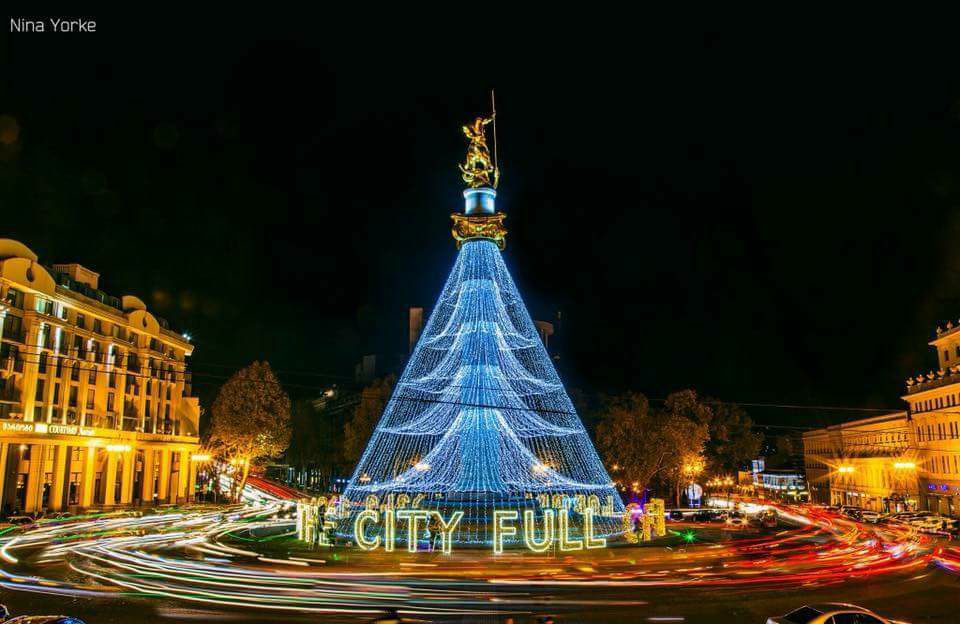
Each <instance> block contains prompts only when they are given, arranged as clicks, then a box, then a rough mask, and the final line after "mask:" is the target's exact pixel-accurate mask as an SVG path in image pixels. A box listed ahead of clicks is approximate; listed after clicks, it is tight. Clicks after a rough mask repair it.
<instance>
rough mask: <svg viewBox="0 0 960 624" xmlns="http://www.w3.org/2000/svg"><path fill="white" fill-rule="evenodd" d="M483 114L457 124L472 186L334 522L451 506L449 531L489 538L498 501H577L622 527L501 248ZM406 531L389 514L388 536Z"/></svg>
mask: <svg viewBox="0 0 960 624" xmlns="http://www.w3.org/2000/svg"><path fill="white" fill-rule="evenodd" d="M489 121H490V120H485V119H478V120H477V121H476V122H474V124H472V125H471V126H465V127H464V132H465V133H466V134H467V137H468V138H469V139H470V148H469V150H468V153H467V163H466V164H465V165H461V171H462V173H463V178H464V181H465V182H467V184H468V185H469V186H470V188H468V189H467V190H465V191H464V197H465V199H466V205H465V210H464V212H463V213H455V214H453V215H452V218H453V220H454V229H453V235H454V238H455V239H456V240H457V245H458V247H459V255H458V257H457V260H456V264H455V265H454V267H453V270H452V271H451V273H450V276H449V278H448V279H447V282H446V285H445V286H444V288H443V292H442V293H441V294H440V298H439V300H438V301H437V304H436V306H435V307H434V309H433V312H432V314H431V315H430V319H429V320H428V322H427V325H426V327H425V329H424V331H423V333H422V335H421V337H420V340H419V342H418V343H417V346H416V348H415V349H414V351H413V353H412V355H411V357H410V361H409V362H408V364H407V366H406V369H405V370H404V372H403V375H402V376H401V377H400V379H399V381H398V382H397V385H396V387H395V389H394V393H393V396H392V397H391V399H390V401H389V403H388V404H387V406H386V409H385V410H384V413H383V416H382V417H381V420H380V422H379V424H378V425H377V427H376V430H375V431H374V433H373V435H372V437H371V439H370V442H369V443H368V445H367V448H366V450H365V452H364V454H363V456H362V458H361V459H360V462H359V464H358V465H357V468H356V470H355V472H354V474H353V478H352V479H351V482H350V485H349V486H348V488H347V489H346V492H345V494H344V499H345V503H346V509H347V514H346V518H347V519H348V521H347V522H345V523H344V524H343V525H342V527H343V530H342V532H343V533H345V534H349V533H350V531H352V527H353V525H352V524H351V523H350V522H349V519H350V518H353V517H355V514H356V513H357V512H359V511H360V510H362V509H364V508H365V507H366V508H370V509H399V508H408V509H409V508H416V509H421V510H430V511H438V512H440V514H441V516H443V517H445V518H446V517H450V516H451V514H454V513H455V512H457V511H461V512H463V516H462V518H461V520H460V522H459V524H458V526H457V528H456V531H455V533H454V535H455V542H456V543H460V544H483V543H489V542H490V540H491V536H492V529H491V526H490V525H491V517H492V514H493V512H494V511H496V510H516V511H518V512H519V513H520V516H522V515H523V512H524V511H528V510H532V512H533V513H534V514H535V516H532V517H536V518H542V517H543V511H544V509H548V508H553V509H558V508H567V509H569V513H570V515H571V517H573V518H574V519H575V518H576V517H577V515H578V514H579V515H580V516H581V517H582V515H583V512H584V509H585V507H587V506H589V507H590V508H591V513H592V514H593V516H594V517H593V529H594V534H595V535H598V536H609V535H614V534H618V533H621V532H622V529H621V515H622V512H623V505H622V503H621V501H620V498H619V496H618V495H617V493H616V491H615V489H614V486H613V484H612V483H611V480H610V477H609V476H608V475H607V473H606V471H605V469H604V467H603V465H602V464H601V462H600V459H599V457H598V456H597V453H596V451H595V450H594V448H593V445H592V443H591V441H590V438H589V436H588V435H587V432H586V431H585V430H584V427H583V424H582V423H581V421H580V419H579V417H578V416H577V413H576V411H575V409H574V407H573V404H572V402H571V401H570V398H569V396H567V393H566V391H565V390H564V387H563V383H562V382H561V381H560V378H559V377H558V375H557V373H556V370H555V369H554V367H553V364H552V362H551V361H550V358H549V356H548V355H547V352H546V349H545V348H544V345H543V344H542V342H541V340H540V337H539V335H538V333H537V330H536V328H535V326H534V324H533V322H532V320H531V319H530V315H529V313H528V312H527V309H526V306H525V305H524V303H523V300H522V299H521V297H520V294H519V293H518V292H517V288H516V286H515V285H514V283H513V280H512V278H511V277H510V273H509V271H508V270H507V267H506V265H505V264H504V261H503V257H502V256H501V253H500V252H501V249H503V247H504V237H505V235H506V230H505V229H504V227H503V219H504V217H505V215H504V214H503V213H498V212H496V208H495V198H496V191H495V190H494V188H493V187H494V186H495V185H496V183H497V180H498V178H499V175H498V174H499V172H498V170H497V169H496V167H495V166H494V164H492V163H491V160H490V157H489V152H488V151H487V147H486V140H485V136H484V126H485V125H486V124H487V123H488V122H489ZM373 497H376V498H373ZM581 524H582V523H581ZM570 525H571V526H576V527H579V526H580V524H578V523H577V522H575V521H574V522H571V523H570ZM425 526H426V525H425ZM371 530H373V531H376V530H380V529H378V528H376V527H371ZM580 530H581V529H580V528H574V529H573V532H574V533H576V532H578V531H580ZM405 535H406V533H405V531H404V530H403V529H402V528H401V527H398V530H397V531H396V538H397V539H400V540H402V539H403V538H404V536H405ZM554 535H556V532H554ZM388 537H393V535H384V540H385V541H386V539H388ZM547 537H550V536H547ZM551 539H556V538H555V537H554V538H551ZM519 540H520V537H519V535H518V536H516V537H514V538H513V539H511V540H507V541H508V542H510V541H514V542H515V541H519Z"/></svg>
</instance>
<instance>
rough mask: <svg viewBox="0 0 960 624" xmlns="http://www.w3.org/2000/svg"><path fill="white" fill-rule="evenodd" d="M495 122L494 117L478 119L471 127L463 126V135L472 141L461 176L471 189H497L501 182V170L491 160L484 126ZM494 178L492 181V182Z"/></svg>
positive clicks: (461, 168) (462, 166) (461, 166)
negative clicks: (488, 187)
mask: <svg viewBox="0 0 960 624" xmlns="http://www.w3.org/2000/svg"><path fill="white" fill-rule="evenodd" d="M491 121H493V118H492V117H477V118H476V119H475V120H474V121H473V123H472V124H471V125H469V126H463V133H464V134H465V135H467V138H468V139H469V140H470V145H469V146H467V162H465V163H463V164H462V165H458V166H459V167H460V176H461V177H462V178H463V181H464V182H466V183H467V184H468V185H469V186H470V188H479V187H481V186H492V187H493V188H497V182H499V181H500V170H499V169H498V168H496V167H495V166H494V165H493V162H492V161H491V160H490V150H489V149H488V148H487V135H486V130H485V128H484V126H486V125H487V124H489V123H490V122H491ZM491 176H492V178H493V179H492V181H491Z"/></svg>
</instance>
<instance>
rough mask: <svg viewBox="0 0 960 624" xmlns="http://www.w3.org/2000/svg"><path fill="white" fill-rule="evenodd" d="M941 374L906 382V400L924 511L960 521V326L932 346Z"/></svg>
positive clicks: (945, 330)
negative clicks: (957, 518)
mask: <svg viewBox="0 0 960 624" xmlns="http://www.w3.org/2000/svg"><path fill="white" fill-rule="evenodd" d="M929 344H930V346H931V347H933V348H934V349H935V350H936V352H937V363H938V364H939V367H938V369H937V371H936V372H932V371H931V372H929V373H927V374H925V375H917V376H916V377H914V378H911V379H908V380H907V391H906V394H905V395H903V397H902V398H903V400H904V401H906V402H907V403H908V405H909V406H910V413H911V420H912V422H911V426H912V431H913V437H914V439H915V441H916V447H917V450H918V453H919V461H918V467H919V486H920V499H921V507H922V508H923V509H925V510H929V511H935V512H938V513H941V514H943V515H949V516H954V517H958V516H960V325H956V326H955V325H954V324H953V323H952V322H951V323H947V325H946V328H940V327H938V328H937V336H936V338H935V339H934V340H932V341H931V342H930V343H929Z"/></svg>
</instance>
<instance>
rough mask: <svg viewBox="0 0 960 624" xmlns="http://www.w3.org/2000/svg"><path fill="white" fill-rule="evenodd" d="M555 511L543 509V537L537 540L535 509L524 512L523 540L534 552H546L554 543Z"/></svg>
mask: <svg viewBox="0 0 960 624" xmlns="http://www.w3.org/2000/svg"><path fill="white" fill-rule="evenodd" d="M554 515H555V514H554V511H553V510H552V509H544V510H543V537H541V538H540V540H539V541H537V523H536V521H535V520H534V517H533V510H532V509H528V510H526V511H524V512H523V542H524V544H526V545H527V548H529V549H530V550H532V551H533V552H538V553H539V552H546V551H548V550H550V547H551V546H552V545H553V524H554V522H553V521H554Z"/></svg>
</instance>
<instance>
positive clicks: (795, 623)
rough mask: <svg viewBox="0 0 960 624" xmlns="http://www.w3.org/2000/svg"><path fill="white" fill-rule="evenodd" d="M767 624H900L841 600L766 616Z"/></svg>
mask: <svg viewBox="0 0 960 624" xmlns="http://www.w3.org/2000/svg"><path fill="white" fill-rule="evenodd" d="M767 624H902V623H900V622H898V621H897V620H889V619H886V618H884V617H881V616H879V615H877V614H876V613H874V612H873V611H871V610H869V609H865V608H863V607H858V606H857V605H853V604H846V603H843V602H825V603H819V604H812V605H806V606H803V607H800V608H799V609H795V610H793V611H791V612H790V613H788V614H786V615H782V616H780V617H771V618H767Z"/></svg>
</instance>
